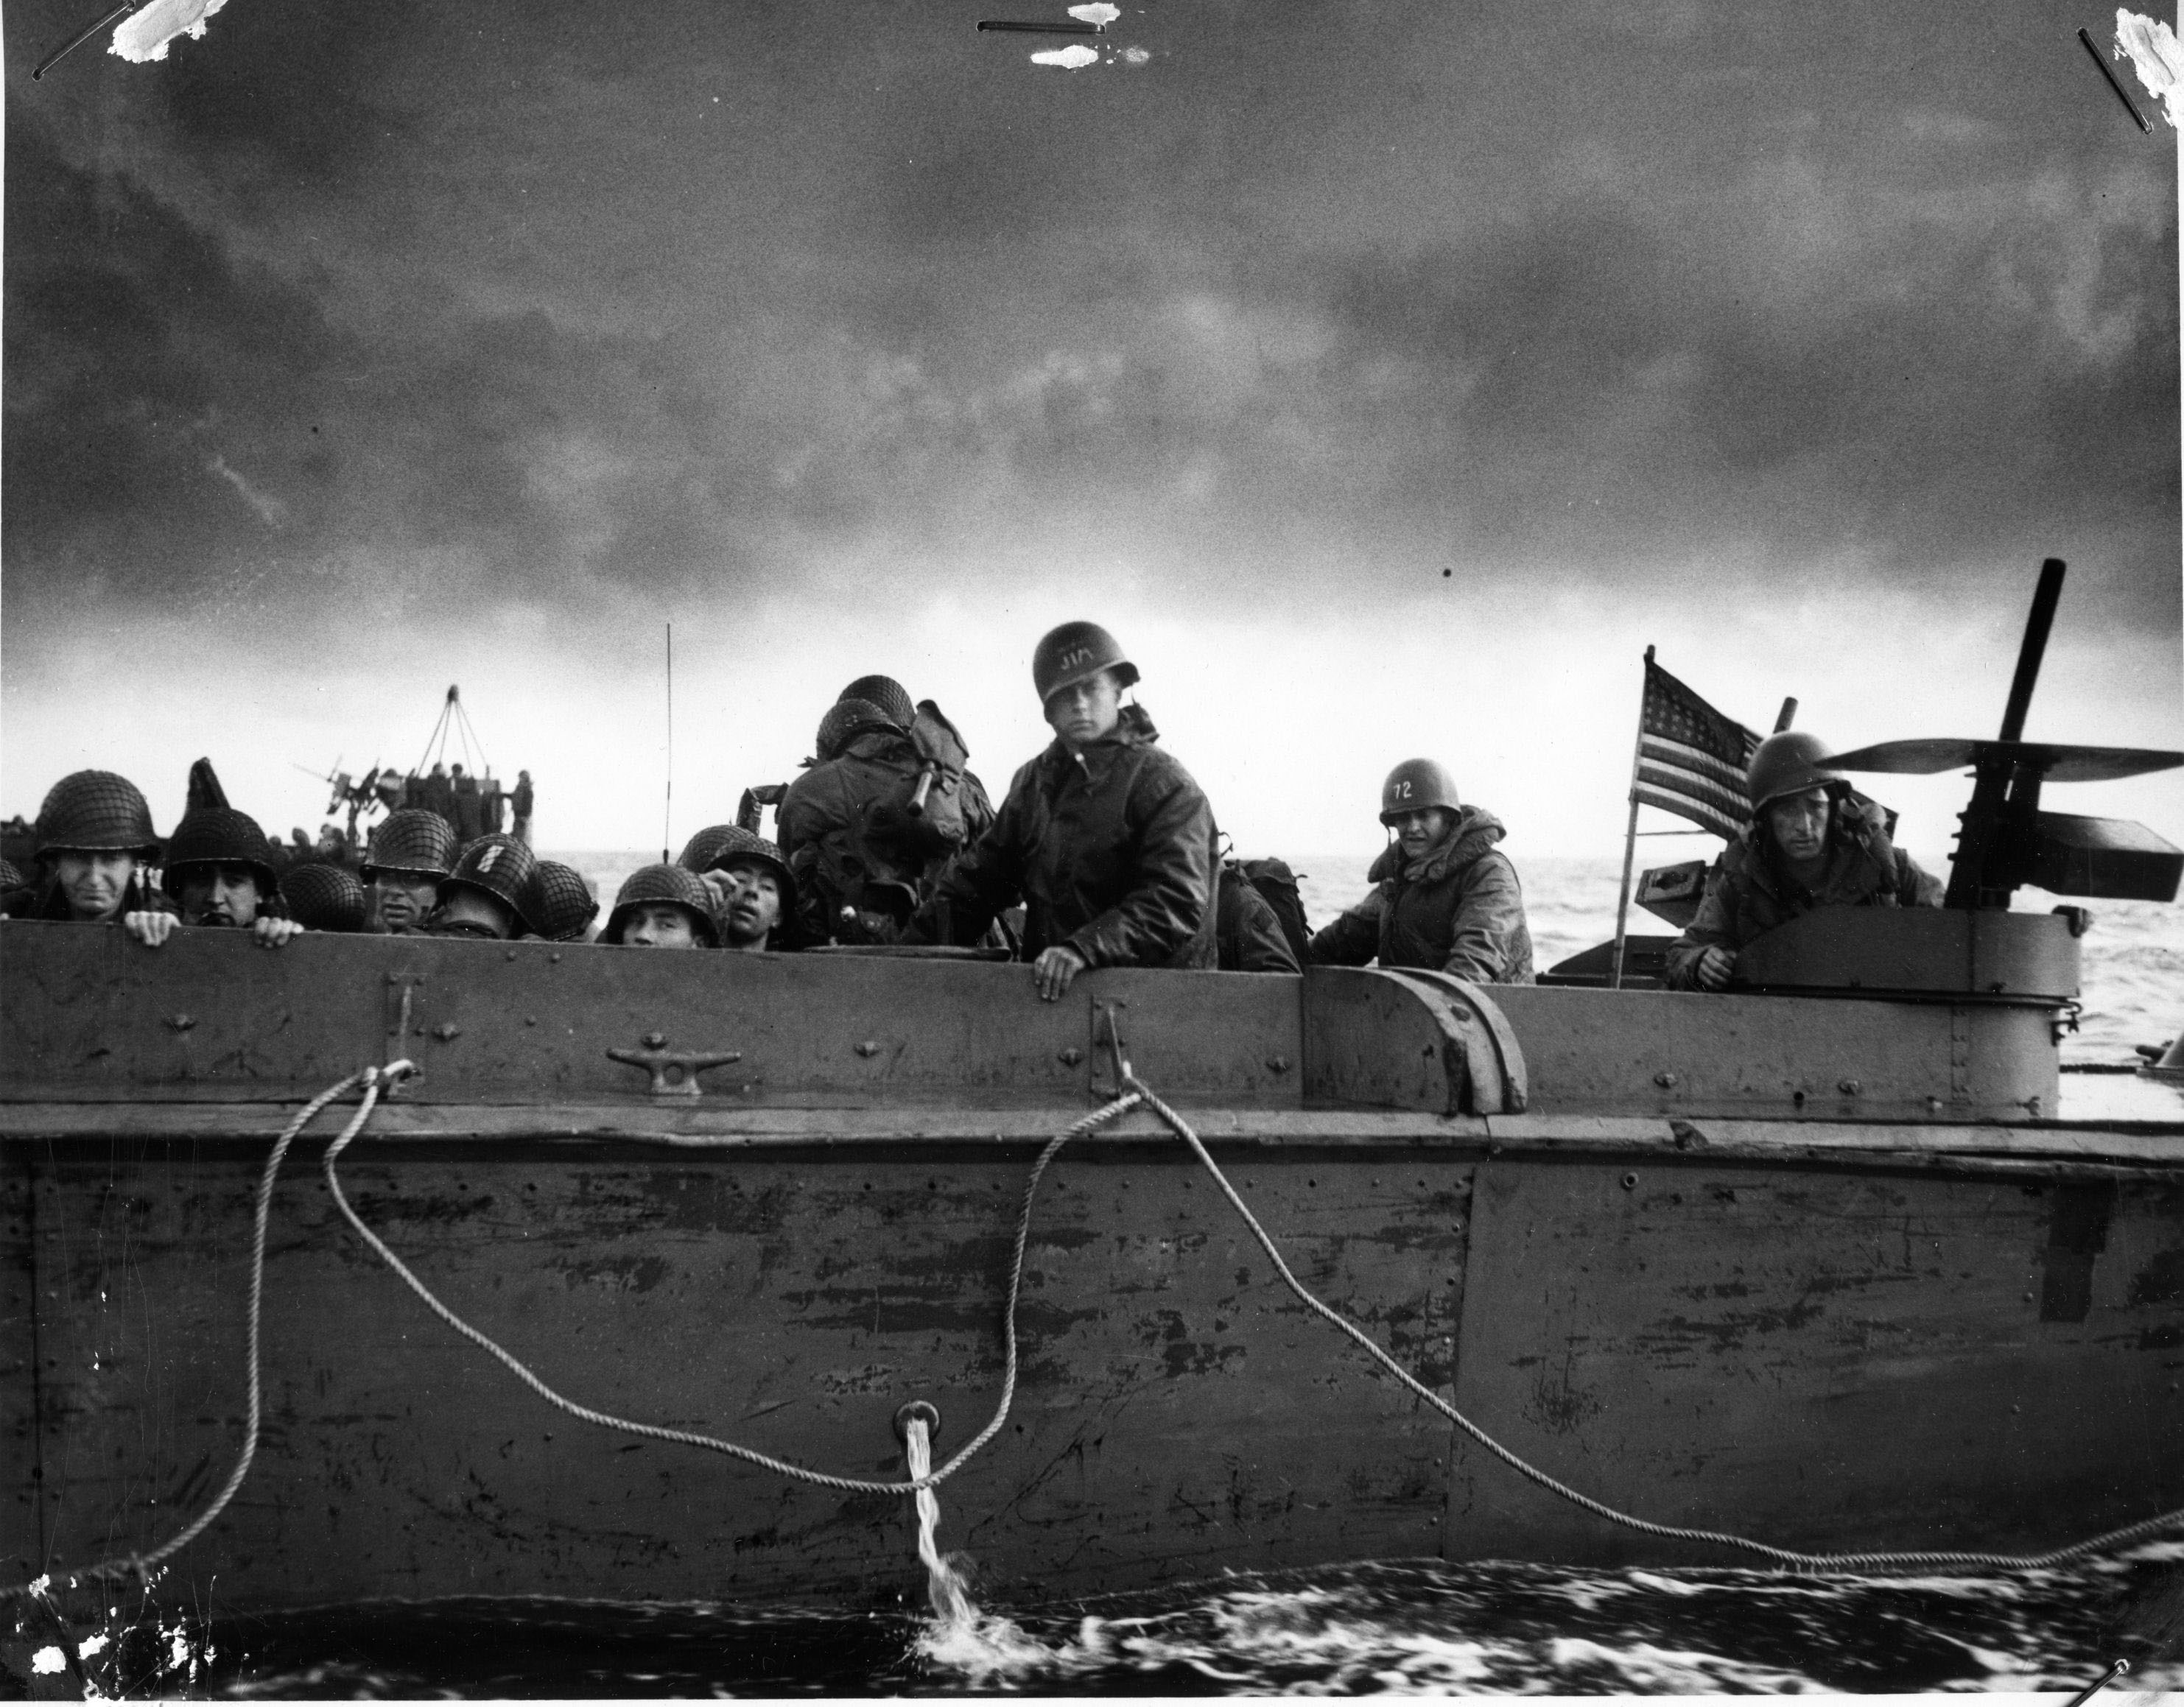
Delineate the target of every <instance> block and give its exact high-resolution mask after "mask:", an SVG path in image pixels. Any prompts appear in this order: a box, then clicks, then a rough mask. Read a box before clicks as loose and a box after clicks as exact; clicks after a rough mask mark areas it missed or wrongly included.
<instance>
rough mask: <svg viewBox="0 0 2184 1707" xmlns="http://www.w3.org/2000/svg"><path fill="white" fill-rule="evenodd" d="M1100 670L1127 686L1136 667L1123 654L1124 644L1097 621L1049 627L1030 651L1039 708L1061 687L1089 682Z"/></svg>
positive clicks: (1136, 673)
mask: <svg viewBox="0 0 2184 1707" xmlns="http://www.w3.org/2000/svg"><path fill="white" fill-rule="evenodd" d="M1101 670H1113V671H1114V672H1115V678H1116V680H1117V681H1120V682H1121V683H1122V684H1123V687H1128V686H1129V685H1130V684H1131V683H1132V682H1134V681H1136V680H1137V679H1138V666H1137V665H1136V664H1133V663H1131V662H1130V660H1129V659H1128V658H1126V657H1124V656H1123V643H1122V642H1120V641H1119V640H1117V639H1116V638H1115V637H1114V636H1113V635H1112V634H1110V633H1108V632H1107V631H1106V629H1104V628H1102V627H1100V625H1099V624H1098V623H1096V622H1065V623H1063V624H1062V625H1061V627H1059V628H1050V629H1049V630H1047V631H1046V633H1045V636H1044V637H1041V639H1040V641H1039V644H1038V645H1037V646H1036V647H1034V648H1033V649H1032V654H1031V685H1032V686H1033V687H1035V688H1037V689H1038V690H1039V703H1040V704H1041V705H1044V704H1045V703H1046V702H1047V701H1048V700H1050V699H1051V698H1054V696H1055V695H1056V694H1057V693H1059V692H1061V690H1062V689H1063V688H1065V687H1073V686H1074V685H1075V684H1077V683H1078V682H1080V681H1089V679H1090V678H1091V677H1093V676H1097V675H1098V674H1099V673H1100V671H1101Z"/></svg>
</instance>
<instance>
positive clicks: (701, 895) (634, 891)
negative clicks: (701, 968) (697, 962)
mask: <svg viewBox="0 0 2184 1707" xmlns="http://www.w3.org/2000/svg"><path fill="white" fill-rule="evenodd" d="M599 941H600V942H606V943H613V944H619V945H622V946H626V947H628V948H716V947H718V946H719V944H720V931H719V930H718V928H717V927H716V925H715V924H714V921H713V897H712V892H711V891H710V890H709V889H707V888H706V887H705V880H704V879H702V878H700V877H699V876H697V875H696V874H695V873H694V872H691V871H686V870H683V869H682V867H681V866H680V865H640V866H639V867H638V869H637V870H634V871H632V872H631V873H630V874H629V876H628V877H627V880H626V881H624V882H623V884H622V886H621V891H620V892H618V893H617V894H616V896H615V904H614V910H613V911H612V912H611V913H610V914H608V915H607V926H606V929H605V930H604V931H600V932H599Z"/></svg>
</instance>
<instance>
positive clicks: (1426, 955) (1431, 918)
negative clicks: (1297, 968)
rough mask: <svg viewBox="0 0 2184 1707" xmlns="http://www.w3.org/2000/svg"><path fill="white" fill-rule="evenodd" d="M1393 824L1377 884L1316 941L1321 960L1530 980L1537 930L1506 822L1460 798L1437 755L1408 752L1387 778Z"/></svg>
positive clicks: (1384, 792) (1493, 980) (1383, 812)
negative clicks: (1504, 845) (1505, 844)
mask: <svg viewBox="0 0 2184 1707" xmlns="http://www.w3.org/2000/svg"><path fill="white" fill-rule="evenodd" d="M1380 822H1381V823H1382V824H1383V825H1384V826H1386V827H1387V828H1388V829H1390V830H1391V831H1394V832H1395V834H1394V837H1393V839H1391V840H1390V842H1389V843H1388V846H1387V847H1386V848H1385V850H1383V852H1382V853H1381V854H1380V857H1379V859H1375V860H1374V861H1373V865H1372V869H1371V870H1369V871H1368V872H1367V874H1366V876H1367V877H1368V880H1369V881H1371V882H1372V884H1373V891H1372V892H1371V893H1370V894H1368V895H1367V896H1366V898H1364V899H1363V900H1362V901H1360V902H1359V903H1358V904H1357V905H1356V906H1354V907H1352V908H1351V909H1350V910H1349V911H1348V912H1346V913H1345V914H1343V915H1341V917H1340V918H1339V919H1336V920H1334V922H1333V923H1332V924H1329V925H1328V926H1325V927H1324V928H1323V929H1322V930H1321V931H1319V932H1318V934H1317V935H1315V936H1314V937H1312V945H1311V954H1312V963H1313V964H1314V965H1321V966H1362V965H1366V964H1367V963H1368V961H1371V960H1374V959H1378V960H1379V963H1380V965H1383V966H1420V967H1424V968H1427V969H1429V970H1433V971H1437V972H1448V973H1451V974H1453V975H1454V976H1457V977H1459V978H1462V979H1464V980H1465V981H1468V982H1470V983H1475V984H1529V983H1530V982H1531V981H1532V932H1531V927H1530V926H1529V925H1528V924H1527V923H1526V922H1525V919H1524V888H1523V886H1522V885H1521V884H1519V883H1518V880H1517V868H1516V866H1514V865H1512V864H1511V863H1510V860H1509V856H1508V855H1507V854H1506V853H1502V852H1501V851H1500V850H1498V849H1497V848H1496V847H1495V845H1494V844H1495V843H1496V842H1499V841H1500V840H1501V839H1502V837H1503V836H1504V835H1505V834H1507V831H1505V830H1504V828H1503V826H1502V820H1500V819H1499V818H1496V816H1495V815H1493V814H1492V813H1491V812H1489V811H1487V810H1486V809H1485V808H1483V807H1479V806H1466V805H1464V804H1463V802H1462V801H1461V800H1459V799H1458V798H1457V792H1456V779H1455V778H1454V777H1453V776H1450V775H1449V773H1448V770H1447V768H1446V766H1445V765H1441V764H1440V763H1439V762H1438V761H1436V760H1435V759H1405V760H1404V761H1403V762H1402V763H1401V765H1397V766H1396V768H1395V769H1394V770H1390V772H1389V773H1388V780H1387V781H1385V782H1384V783H1382V784H1381V785H1380Z"/></svg>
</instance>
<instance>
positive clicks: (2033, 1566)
mask: <svg viewBox="0 0 2184 1707" xmlns="http://www.w3.org/2000/svg"><path fill="white" fill-rule="evenodd" d="M1123 1085H1124V1087H1126V1088H1127V1089H1128V1091H1130V1092H1131V1093H1134V1094H1135V1095H1136V1096H1137V1097H1138V1098H1140V1099H1141V1100H1142V1101H1143V1102H1144V1104H1145V1106H1146V1107H1147V1108H1149V1109H1151V1110H1152V1111H1153V1113H1155V1114H1156V1115H1159V1116H1160V1118H1161V1119H1162V1120H1163V1121H1165V1122H1166V1123H1167V1126H1168V1127H1169V1129H1170V1130H1171V1131H1172V1132H1174V1133H1175V1135H1176V1136H1177V1137H1179V1138H1181V1139H1182V1140H1183V1141H1184V1143H1186V1144H1188V1145H1189V1146H1190V1150H1191V1154H1194V1155H1195V1156H1196V1157H1197V1158H1198V1159H1199V1161H1200V1162H1201V1164H1202V1165H1204V1167H1205V1169H1206V1172H1207V1173H1209V1174H1211V1175H1212V1176H1213V1183H1214V1184H1216V1185H1217V1186H1218V1187H1221V1192H1222V1195H1223V1196H1224V1197H1226V1198H1228V1199H1229V1205H1230V1207H1231V1208H1233V1209H1234V1210H1235V1211H1236V1213H1237V1214H1238V1215H1241V1216H1242V1217H1243V1218H1244V1225H1245V1226H1247V1227H1249V1228H1250V1229H1251V1236H1252V1237H1254V1238H1256V1240H1258V1242H1259V1247H1260V1248H1261V1249H1262V1250H1263V1251H1265V1252H1266V1254H1267V1255H1268V1259H1270V1260H1271V1261H1272V1262H1273V1265H1274V1270H1275V1272H1277V1273H1278V1274H1279V1275H1280V1276H1281V1277H1282V1281H1283V1283H1284V1285H1286V1286H1287V1287H1289V1289H1290V1291H1291V1292H1293V1293H1295V1294H1296V1296H1297V1297H1298V1298H1300V1299H1301V1300H1302V1302H1303V1303H1304V1304H1306V1305H1307V1307H1308V1308H1309V1309H1312V1311H1313V1312H1314V1313H1315V1314H1316V1315H1319V1316H1321V1317H1323V1318H1324V1319H1325V1320H1326V1321H1329V1322H1331V1323H1333V1324H1334V1326H1336V1327H1338V1328H1340V1330H1341V1331H1342V1332H1344V1333H1346V1334H1347V1335H1349V1337H1351V1339H1353V1340H1355V1341H1356V1342H1357V1343H1358V1344H1359V1345H1361V1346H1362V1347H1363V1348H1365V1349H1366V1350H1367V1351H1368V1352H1369V1353H1370V1354H1372V1356H1373V1360H1374V1361H1375V1362H1377V1363H1379V1365H1381V1367H1382V1368H1384V1369H1385V1370H1386V1371H1388V1372H1389V1373H1390V1375H1392V1376H1395V1377H1396V1380H1398V1381H1400V1382H1402V1384H1403V1385H1404V1386H1405V1387H1408V1388H1409V1389H1410V1390H1411V1391H1412V1393H1416V1394H1417V1395H1418V1397H1419V1398H1422V1399H1424V1400H1425V1402H1426V1403H1427V1404H1429V1405H1431V1406H1432V1407H1433V1408H1434V1409H1435V1410H1437V1411H1439V1412H1440V1414H1441V1415H1443V1416H1446V1418H1447V1419H1448V1420H1449V1421H1451V1422H1452V1423H1454V1424H1455V1425H1456V1426H1457V1427H1458V1428H1460V1429H1462V1430H1463V1432H1465V1433H1466V1434H1468V1435H1469V1436H1470V1437H1472V1438H1473V1439H1474V1440H1475V1441H1477V1442H1478V1443H1479V1444H1480V1445H1481V1446H1483V1447H1485V1448H1486V1449H1487V1450H1488V1451H1489V1452H1490V1453H1492V1454H1494V1455H1495V1456H1496V1458H1498V1459H1500V1460H1502V1463H1504V1464H1506V1465H1508V1466H1509V1467H1510V1468H1511V1469H1512V1470H1513V1471H1516V1472H1517V1473H1518V1475H1520V1476H1524V1477H1525V1478H1526V1479H1527V1480H1529V1481H1531V1482H1536V1483H1538V1484H1539V1486H1541V1487H1544V1488H1546V1490H1547V1492H1548V1493H1554V1494H1558V1495H1560V1496H1561V1497H1562V1498H1564V1499H1567V1500H1568V1501H1569V1502H1570V1503H1571V1504H1573V1505H1577V1506H1581V1507H1582V1508H1583V1509H1584V1510H1587V1511H1590V1512H1591V1513H1592V1514H1593V1515H1594V1516H1596V1517H1604V1518H1606V1519H1607V1521H1609V1522H1611V1523H1618V1524H1620V1525H1622V1526H1624V1528H1625V1529H1635V1530H1636V1531H1637V1532H1639V1533H1640V1534H1641V1535H1654V1536H1659V1537H1662V1538H1663V1539H1664V1540H1669V1541H1694V1542H1702V1543H1707V1544H1708V1545H1711V1546H1715V1547H1727V1548H1733V1549H1738V1550H1740V1551H1741V1552H1745V1553H1756V1554H1759V1555H1760V1556H1761V1557H1762V1558H1763V1559H1769V1560H1774V1561H1775V1563H1776V1564H1778V1565H1787V1566H1789V1567H1791V1569H1793V1570H1798V1571H1868V1570H1874V1569H1889V1568H1897V1567H1907V1566H1936V1565H1957V1566H1973V1565H1976V1566H1984V1567H1987V1568H1992V1569H1997V1570H2004V1571H2036V1570H2041V1569H2043V1568H2045V1567H2047V1566H2049V1565H2061V1564H2064V1563H2065V1562H2067V1561H2069V1560H2073V1559H2080V1558H2082V1557H2084V1556H2085V1555H2086V1554H2090V1553H2099V1552H2103V1551H2105V1550H2106V1549H2109V1548H2113V1547H2121V1546H2124V1545H2126V1543H2130V1542H2133V1541H2137V1540H2138V1539H2140V1538H2141V1537H2144V1536H2148V1535H2153V1534H2158V1533H2159V1532H2161V1531H2163V1530H2165V1529H2172V1528H2176V1527H2177V1526H2180V1525H2184V1510H2176V1511H2167V1512H2164V1513H2162V1514H2161V1515H2159V1516H2158V1517H2148V1518H2145V1519H2143V1520H2142V1521H2139V1522H2137V1523H2133V1524H2127V1525H2126V1526H2124V1527H2123V1528H2121V1529H2111V1530H2109V1532H2107V1533H2106V1534H2104V1535H2097V1536H2094V1537H2092V1539H2091V1540H2088V1541H2077V1542H2073V1543H2071V1544H2070V1546H2068V1547H2060V1548H2057V1549H2055V1550H2054V1551H2053V1552H2050V1553H2036V1554H2014V1553H1947V1552H1931V1553H1797V1552H1793V1551H1792V1550H1791V1549H1788V1548H1785V1547H1774V1546H1770V1545H1769V1544H1768V1543H1766V1542H1763V1541H1752V1540H1750V1539H1748V1538H1747V1537H1744V1536H1741V1535H1730V1534H1725V1533H1724V1532H1721V1531H1719V1530H1714V1529H1691V1528H1685V1527H1683V1526H1680V1525H1677V1524H1671V1523H1654V1522H1652V1521H1649V1520H1647V1519H1646V1518H1643V1517H1634V1516H1632V1515H1630V1513H1629V1512H1627V1511H1619V1510H1616V1509H1615V1508H1614V1507H1613V1506H1612V1505H1607V1504H1602V1502H1601V1501H1599V1500H1597V1499H1595V1498H1591V1496H1590V1495H1588V1494H1583V1493H1579V1492H1578V1491H1577V1490H1576V1489H1575V1488H1574V1487H1570V1486H1568V1484H1567V1483H1565V1482H1557V1481H1556V1480H1555V1478H1554V1477H1553V1476H1550V1475H1548V1474H1547V1473H1546V1471H1544V1470H1541V1469H1539V1468H1538V1467H1537V1466H1536V1465H1530V1464H1528V1463H1526V1462H1525V1461H1524V1460H1523V1459H1521V1458H1519V1457H1518V1456H1517V1454H1515V1453H1513V1452H1512V1451H1511V1450H1510V1449H1509V1448H1507V1447H1506V1446H1504V1445H1502V1443H1501V1442H1500V1441H1498V1440H1496V1439H1495V1438H1494V1437H1493V1436H1491V1435H1490V1434H1488V1433H1487V1432H1486V1431H1485V1429H1483V1428H1481V1427H1479V1425H1478V1424H1477V1423H1475V1422H1474V1421H1472V1420H1471V1419H1470V1418H1469V1417H1468V1416H1466V1415H1464V1414H1463V1412H1462V1411H1460V1410H1457V1408H1456V1407H1455V1406H1454V1405H1452V1404H1450V1403H1449V1402H1448V1401H1447V1400H1446V1399H1445V1398H1441V1396H1440V1394H1439V1393H1435V1392H1434V1390H1433V1389H1432V1388H1431V1387H1427V1386H1425V1385H1424V1384H1423V1383H1422V1382H1419V1381H1418V1379H1417V1377H1415V1376H1412V1374H1411V1372H1410V1371H1408V1370H1407V1369H1405V1368H1404V1367H1403V1366H1402V1365H1401V1364H1399V1363H1397V1362H1396V1359H1394V1358H1393V1357H1392V1356H1390V1354H1388V1353H1387V1352H1385V1351H1383V1350H1382V1349H1381V1348H1379V1346H1378V1345H1377V1344H1375V1343H1373V1340H1372V1338H1371V1337H1369V1336H1368V1334H1367V1333H1366V1332H1364V1330H1363V1329H1362V1328H1360V1327H1358V1326H1357V1325H1356V1324H1355V1323H1353V1322H1351V1321H1350V1320H1349V1319H1348V1318H1347V1317H1345V1316H1342V1315H1338V1314H1337V1313H1336V1312H1335V1311H1334V1309H1332V1308H1330V1307H1329V1305H1327V1304H1323V1303H1322V1302H1320V1300H1319V1299H1318V1298H1315V1297H1313V1296H1312V1293H1310V1292H1308V1291H1307V1290H1306V1289H1305V1287H1304V1284H1303V1282H1301V1281H1299V1280H1298V1279H1297V1277H1296V1276H1295V1275H1294V1274H1292V1273H1291V1272H1290V1265H1288V1264H1287V1263H1285V1262H1284V1261H1283V1260H1282V1254H1281V1252H1280V1251H1279V1250H1277V1249H1276V1248H1274V1242H1273V1239H1272V1238H1270V1237H1268V1234H1267V1230H1266V1229H1265V1228H1264V1227H1262V1226H1260V1225H1259V1220H1258V1217H1257V1216H1256V1215H1253V1214H1252V1213H1251V1210H1250V1209H1247V1208H1246V1207H1245V1204H1244V1200H1243V1198H1240V1197H1239V1196H1237V1194H1236V1188H1235V1187H1234V1186H1232V1185H1230V1184H1229V1179H1228V1176H1226V1175H1225V1174H1223V1172H1222V1171H1221V1170H1220V1169H1219V1168H1218V1167H1217V1166H1216V1165H1215V1164H1214V1160H1213V1158H1212V1155H1210V1154H1207V1152H1206V1146H1205V1145H1204V1144H1203V1143H1201V1142H1200V1141H1199V1137H1198V1134H1197V1133H1196V1132H1193V1131H1192V1130H1191V1129H1190V1122H1189V1121H1188V1120H1184V1118H1183V1116H1182V1115H1178V1113H1176V1111H1175V1110H1174V1109H1171V1108H1170V1107H1168V1105H1167V1104H1166V1103H1164V1102H1162V1100H1161V1099H1160V1098H1158V1097H1157V1096H1156V1095H1154V1094H1153V1092H1152V1089H1151V1087H1150V1086H1148V1085H1147V1084H1145V1081H1143V1080H1141V1079H1139V1077H1138V1076H1136V1075H1135V1074H1134V1073H1131V1072H1128V1070H1125V1072H1124V1073H1123ZM1058 1143H1059V1141H1057V1144H1056V1145H1050V1146H1049V1151H1050V1153H1051V1151H1052V1150H1053V1149H1054V1148H1057V1147H1058ZM1045 1160H1046V1158H1045V1156H1042V1157H1041V1158H1040V1162H1041V1163H1042V1165H1043V1164H1044V1163H1045ZM1018 1252H1019V1255H1021V1253H1022V1242H1021V1241H1019V1242H1018Z"/></svg>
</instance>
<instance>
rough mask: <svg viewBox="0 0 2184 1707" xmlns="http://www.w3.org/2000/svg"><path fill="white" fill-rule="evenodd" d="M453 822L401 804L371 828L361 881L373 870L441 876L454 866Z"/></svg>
mask: <svg viewBox="0 0 2184 1707" xmlns="http://www.w3.org/2000/svg"><path fill="white" fill-rule="evenodd" d="M454 864H455V831H454V826H452V825H450V824H449V823H448V820H446V819H444V818H443V817H442V816H441V815H439V814H438V813H437V812H428V811H426V809H424V808H423V807H421V806H404V807H403V808H402V809H400V810H399V811H397V812H390V813H388V814H387V821H386V822H385V823H384V824H382V825H381V826H378V828H376V830H374V831H372V832H371V847H370V851H369V852H368V853H366V855H365V861H364V865H363V867H362V870H363V873H364V881H365V882H367V883H369V882H370V881H371V877H372V874H373V873H374V872H376V871H381V870H386V871H415V872H418V873H420V874H422V875H426V876H433V877H444V876H447V875H448V872H449V871H451V870H454Z"/></svg>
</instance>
